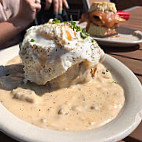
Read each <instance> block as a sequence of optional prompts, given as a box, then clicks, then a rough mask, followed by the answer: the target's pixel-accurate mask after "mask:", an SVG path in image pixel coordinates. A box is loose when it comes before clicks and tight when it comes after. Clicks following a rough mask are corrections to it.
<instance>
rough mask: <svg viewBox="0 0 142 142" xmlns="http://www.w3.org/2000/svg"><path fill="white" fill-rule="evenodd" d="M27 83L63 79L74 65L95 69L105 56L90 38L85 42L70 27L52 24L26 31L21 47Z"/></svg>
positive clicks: (41, 82)
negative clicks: (82, 63) (82, 64)
mask: <svg viewBox="0 0 142 142" xmlns="http://www.w3.org/2000/svg"><path fill="white" fill-rule="evenodd" d="M19 54H20V57H21V59H22V62H23V64H24V71H25V81H28V80H29V81H31V82H34V83H36V84H38V85H45V84H46V83H47V82H49V81H51V80H53V79H55V78H57V77H59V76H61V75H63V74H64V73H65V72H66V71H67V70H68V69H69V68H71V67H72V66H73V65H76V64H79V63H81V62H87V68H88V69H90V70H91V69H92V68H93V67H94V66H96V65H97V64H98V63H99V61H100V59H101V58H102V57H103V56H104V52H103V50H102V49H101V48H100V47H99V46H98V44H97V42H96V41H94V40H93V41H92V38H91V37H87V38H85V39H83V38H82V37H81V36H80V31H78V32H76V31H75V30H73V29H72V28H71V26H70V25H69V24H68V23H57V24H53V23H52V20H50V21H49V22H48V23H46V24H44V25H40V26H33V27H31V28H30V29H28V30H27V32H26V34H25V37H24V40H23V42H22V44H21V46H20V52H19Z"/></svg>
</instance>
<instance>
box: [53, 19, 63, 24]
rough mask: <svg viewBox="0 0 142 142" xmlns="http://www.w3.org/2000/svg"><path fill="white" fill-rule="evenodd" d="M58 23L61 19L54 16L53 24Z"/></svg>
mask: <svg viewBox="0 0 142 142" xmlns="http://www.w3.org/2000/svg"><path fill="white" fill-rule="evenodd" d="M57 23H61V21H60V20H58V19H57V18H54V19H53V21H52V24H57Z"/></svg>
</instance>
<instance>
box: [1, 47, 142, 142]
mask: <svg viewBox="0 0 142 142" xmlns="http://www.w3.org/2000/svg"><path fill="white" fill-rule="evenodd" d="M16 55H18V47H17V46H15V47H12V48H9V49H6V50H3V51H2V52H0V65H4V64H5V63H6V62H7V61H8V60H10V59H12V58H13V57H14V56H16ZM104 65H105V66H106V67H107V68H108V69H109V70H110V71H111V72H112V74H113V76H114V78H115V79H116V80H117V81H118V83H119V84H121V86H122V87H123V88H124V92H125V98H126V102H125V105H124V107H123V109H122V111H121V112H120V113H119V115H118V116H117V117H116V119H114V120H113V121H112V122H110V123H108V124H106V125H105V126H103V127H100V128H97V129H93V130H87V131H81V132H64V131H56V130H50V129H43V128H39V127H36V126H34V125H32V124H29V123H27V122H25V121H23V120H21V119H19V118H17V117H16V116H14V115H13V114H12V113H10V112H9V111H8V110H7V109H6V108H5V107H4V106H3V105H2V104H0V130H1V131H3V132H4V133H6V134H7V135H9V136H11V137H13V138H14V139H17V140H20V141H28V142H31V141H32V142H95V141H96V142H114V141H118V140H121V139H123V138H124V137H126V136H127V135H129V134H130V133H131V132H132V131H133V130H134V129H135V128H136V127H137V126H138V124H139V123H140V121H141V119H142V86H141V84H140V82H139V80H138V79H137V78H136V76H135V75H134V74H133V73H132V72H131V71H130V70H129V69H128V68H127V67H126V66H125V65H123V64H122V63H121V62H120V61H118V60H116V59H115V58H113V57H111V56H109V55H106V59H105V61H104ZM13 105H14V104H13Z"/></svg>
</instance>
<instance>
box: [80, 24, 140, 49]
mask: <svg viewBox="0 0 142 142" xmlns="http://www.w3.org/2000/svg"><path fill="white" fill-rule="evenodd" d="M79 25H80V26H81V27H82V28H84V27H86V23H81V24H79ZM92 37H93V38H94V39H95V40H96V41H97V42H98V43H99V44H100V45H104V46H113V47H124V46H125V47H126V46H134V45H137V44H139V43H142V32H141V31H137V30H134V29H130V28H126V27H122V26H120V27H119V28H118V29H117V34H115V35H111V36H106V37H102V38H99V37H94V36H92Z"/></svg>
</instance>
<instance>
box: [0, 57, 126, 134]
mask: <svg viewBox="0 0 142 142" xmlns="http://www.w3.org/2000/svg"><path fill="white" fill-rule="evenodd" d="M18 63H20V58H19V57H15V58H14V59H13V60H11V61H9V62H8V65H11V68H10V72H9V74H10V75H8V76H4V77H0V88H2V89H0V102H1V103H2V104H3V105H4V106H5V107H6V108H7V109H8V110H9V111H10V112H12V113H13V114H14V115H16V116H17V117H19V118H20V119H23V120H25V121H27V122H29V123H31V124H33V125H36V126H39V127H42V128H51V129H55V130H65V131H80V130H88V129H93V128H97V127H100V126H102V125H104V124H106V123H108V122H110V121H111V120H113V119H114V118H115V117H116V116H117V115H118V113H119V112H120V110H121V108H122V107H123V105H124V102H125V98H124V91H123V89H122V87H121V86H120V85H119V84H117V83H116V81H115V80H114V79H113V78H112V76H111V73H110V71H108V70H107V69H106V68H105V67H104V66H103V65H102V64H99V65H98V67H97V71H96V73H95V78H93V79H92V80H91V81H90V82H88V83H85V84H80V85H74V86H71V87H70V88H62V89H60V90H55V91H52V92H50V91H49V89H48V87H47V86H38V85H35V84H33V83H28V84H26V85H24V83H23V82H22V80H23V71H22V70H21V69H19V71H17V70H16V71H14V70H15V65H14V64H18ZM16 66H17V65H16ZM17 72H18V73H17ZM15 84H16V85H17V86H15ZM13 88H16V89H13ZM12 89H13V91H11V90H12Z"/></svg>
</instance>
